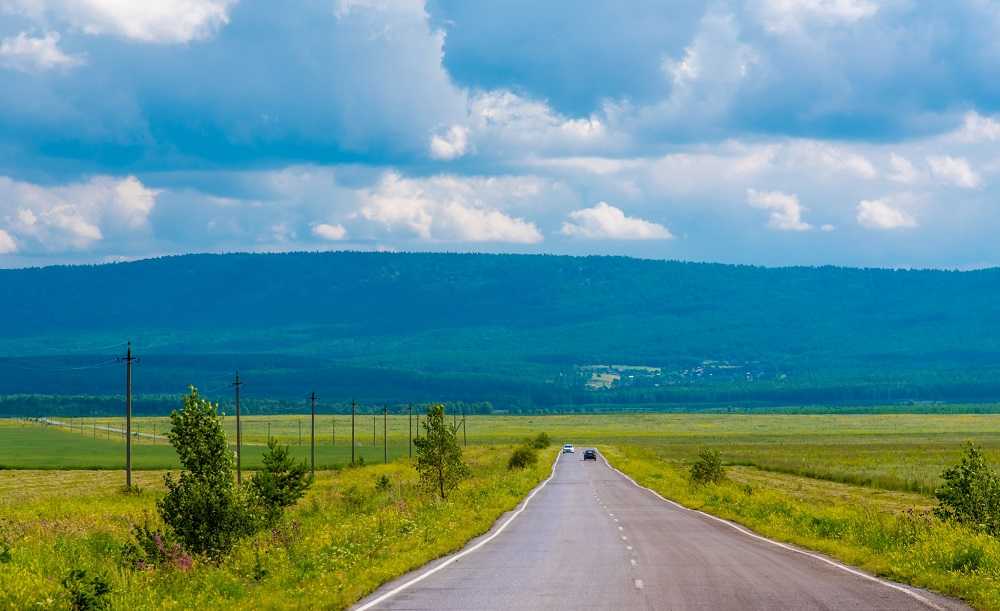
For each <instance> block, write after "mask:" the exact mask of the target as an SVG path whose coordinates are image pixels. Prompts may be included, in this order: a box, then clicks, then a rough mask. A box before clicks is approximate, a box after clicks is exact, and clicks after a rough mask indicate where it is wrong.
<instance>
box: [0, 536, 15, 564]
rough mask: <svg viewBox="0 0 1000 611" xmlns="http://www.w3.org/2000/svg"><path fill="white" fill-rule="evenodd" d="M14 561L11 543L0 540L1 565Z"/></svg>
mask: <svg viewBox="0 0 1000 611" xmlns="http://www.w3.org/2000/svg"><path fill="white" fill-rule="evenodd" d="M12 559H13V556H12V554H11V547H10V543H7V542H6V541H4V540H3V539H0V564H7V563H9V562H10V561H11V560H12Z"/></svg>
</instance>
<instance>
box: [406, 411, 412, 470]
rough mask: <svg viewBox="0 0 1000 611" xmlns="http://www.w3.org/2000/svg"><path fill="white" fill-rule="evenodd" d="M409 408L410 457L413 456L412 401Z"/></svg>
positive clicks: (408, 449) (408, 448)
mask: <svg viewBox="0 0 1000 611" xmlns="http://www.w3.org/2000/svg"><path fill="white" fill-rule="evenodd" d="M407 408H408V409H409V412H410V437H409V442H408V447H407V451H408V453H409V455H410V458H413V404H412V403H410V404H409V405H407Z"/></svg>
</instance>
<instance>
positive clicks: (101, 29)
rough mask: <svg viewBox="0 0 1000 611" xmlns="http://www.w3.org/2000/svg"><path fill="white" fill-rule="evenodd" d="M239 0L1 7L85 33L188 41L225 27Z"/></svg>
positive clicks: (15, 2) (33, 0)
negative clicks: (61, 23) (66, 24)
mask: <svg viewBox="0 0 1000 611" xmlns="http://www.w3.org/2000/svg"><path fill="white" fill-rule="evenodd" d="M236 2H237V0H141V1H138V0H3V1H2V2H0V8H4V9H6V10H8V11H12V12H17V13H21V14H23V15H26V16H28V17H32V18H34V19H35V20H36V21H38V22H40V23H45V22H48V21H49V20H58V21H62V22H65V23H68V24H69V25H71V26H72V27H74V28H76V29H79V30H81V31H83V32H86V33H87V34H93V35H105V34H110V35H114V36H121V37H124V38H130V39H133V40H139V41H143V42H154V43H186V42H191V41H192V40H201V39H204V38H208V37H210V36H212V35H213V34H215V32H216V31H218V30H219V28H221V27H223V26H225V25H226V24H227V23H229V9H230V8H231V7H232V6H233V5H234V4H236Z"/></svg>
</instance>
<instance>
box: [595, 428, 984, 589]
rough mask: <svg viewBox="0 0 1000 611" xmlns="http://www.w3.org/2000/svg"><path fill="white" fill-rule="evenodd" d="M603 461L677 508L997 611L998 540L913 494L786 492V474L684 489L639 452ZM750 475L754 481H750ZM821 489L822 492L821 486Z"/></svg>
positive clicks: (683, 478)
mask: <svg viewBox="0 0 1000 611" xmlns="http://www.w3.org/2000/svg"><path fill="white" fill-rule="evenodd" d="M602 451H603V452H604V453H605V456H606V457H607V458H608V460H609V461H610V462H611V464H612V465H614V466H615V467H617V468H619V469H621V470H622V471H623V472H625V473H627V474H628V475H629V476H631V477H632V478H633V479H635V480H636V481H637V482H638V483H640V484H641V485H643V486H647V487H649V488H652V489H653V490H656V491H657V492H659V493H660V494H662V495H663V496H665V497H667V498H669V499H671V500H674V501H676V502H678V503H680V504H682V505H684V506H686V507H689V508H692V509H700V510H702V511H705V512H706V513H711V514H713V515H717V516H719V517H722V518H726V519H729V520H732V521H734V522H738V523H740V524H743V525H744V526H747V527H749V528H751V529H753V530H754V531H755V532H758V533H760V534H762V535H765V536H767V537H771V538H773V539H776V540H780V541H786V542H790V543H793V544H796V545H799V546H802V547H805V548H809V549H812V550H817V551H819V552H822V553H825V554H828V555H830V556H832V557H834V558H837V559H838V560H841V561H843V562H845V563H847V564H850V565H852V566H857V567H860V568H862V569H864V570H866V571H869V572H871V573H873V574H876V575H879V576H882V577H885V578H888V579H892V580H895V581H899V582H902V583H908V584H911V585H914V586H918V587H922V588H927V589H931V590H934V591H937V592H940V593H942V594H946V595H950V596H954V597H958V598H962V599H964V600H966V601H967V602H969V603H970V604H972V605H973V606H975V607H977V608H980V609H998V608H1000V540H998V539H996V538H993V537H990V536H988V535H985V534H981V533H975V532H972V531H971V530H969V529H966V528H963V527H960V526H956V525H952V524H946V523H943V522H941V521H940V520H938V519H937V518H935V517H934V516H933V515H932V514H930V512H929V511H928V508H927V506H926V500H925V502H924V503H922V504H920V503H919V500H920V498H925V497H919V496H916V495H914V497H915V498H913V499H911V500H913V501H915V504H914V506H913V507H910V508H905V507H906V504H907V502H906V497H907V495H905V494H903V493H896V494H893V495H892V496H891V497H890V498H889V499H885V498H881V499H879V498H870V497H871V495H870V494H869V493H870V491H869V490H867V489H864V488H856V489H855V492H853V493H850V492H848V491H846V490H844V488H847V487H848V486H846V485H844V484H831V483H826V482H818V481H816V480H813V481H812V482H811V483H810V484H809V486H808V487H809V489H808V490H806V491H802V490H796V486H795V484H794V482H791V481H789V480H790V476H785V477H784V478H781V476H777V477H778V478H779V479H784V480H785V481H784V484H783V485H774V479H775V477H776V476H775V475H773V474H761V473H760V472H756V473H755V472H754V471H753V470H746V472H741V471H740V470H737V469H731V470H730V477H729V478H728V479H727V480H726V481H724V482H722V483H719V484H708V485H705V486H694V485H692V484H691V483H690V481H689V480H688V477H687V472H686V470H685V469H684V468H683V465H681V464H679V463H676V462H668V461H664V460H663V459H662V458H660V457H658V456H657V454H656V453H654V452H653V451H651V450H649V449H648V448H641V447H634V446H615V447H603V448H602ZM755 478H756V480H755ZM824 484H826V486H828V487H831V490H830V494H827V495H824V494H823V493H822V490H821V489H822V488H823V485H824Z"/></svg>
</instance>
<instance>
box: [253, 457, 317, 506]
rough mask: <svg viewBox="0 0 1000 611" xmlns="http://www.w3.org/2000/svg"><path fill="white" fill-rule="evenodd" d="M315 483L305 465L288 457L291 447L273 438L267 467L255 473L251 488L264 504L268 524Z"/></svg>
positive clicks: (266, 461) (265, 465) (265, 460)
mask: <svg viewBox="0 0 1000 611" xmlns="http://www.w3.org/2000/svg"><path fill="white" fill-rule="evenodd" d="M312 481H313V480H312V476H311V475H310V474H309V467H307V466H306V463H304V462H298V463H297V462H295V461H294V460H293V459H292V457H291V456H290V455H289V454H288V446H280V445H278V442H277V441H276V440H274V439H270V440H268V442H267V452H265V453H264V468H263V469H261V470H260V471H258V472H256V473H254V475H253V477H252V478H251V479H250V489H251V490H252V491H253V493H254V495H255V496H256V497H257V500H258V502H259V503H260V504H261V506H262V508H263V510H264V514H265V520H266V521H267V523H268V524H274V523H275V522H277V521H278V519H279V518H281V514H282V513H283V512H284V510H285V508H286V507H291V506H292V505H294V504H295V503H296V502H297V501H298V500H299V499H300V498H302V495H304V494H305V493H306V490H307V489H308V488H309V486H311V485H312Z"/></svg>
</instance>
